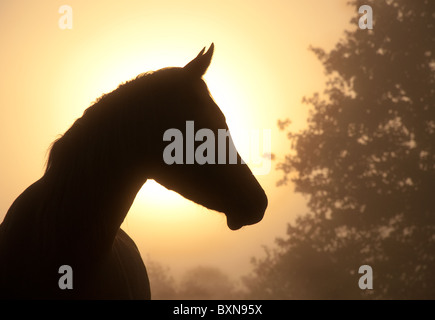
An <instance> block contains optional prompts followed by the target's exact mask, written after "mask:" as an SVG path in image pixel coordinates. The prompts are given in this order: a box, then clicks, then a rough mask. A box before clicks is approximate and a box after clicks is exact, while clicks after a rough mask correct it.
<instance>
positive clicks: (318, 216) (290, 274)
mask: <svg viewBox="0 0 435 320" xmlns="http://www.w3.org/2000/svg"><path fill="white" fill-rule="evenodd" d="M367 4H368V5H370V6H371V7H372V8H373V15H374V25H373V29H372V30H368V29H365V30H362V29H359V28H357V27H358V19H359V17H360V15H359V14H358V8H359V7H360V6H361V5H367ZM351 5H353V6H354V7H355V17H354V18H353V20H352V22H353V25H354V26H355V29H354V30H350V31H346V32H345V38H344V39H343V40H340V41H339V43H337V44H336V46H335V48H334V49H333V50H331V51H330V52H328V53H327V52H325V51H324V50H322V49H320V48H311V50H312V51H313V52H314V53H315V54H316V56H317V57H318V58H319V59H320V61H321V62H322V63H323V65H324V68H325V71H326V75H327V76H328V82H327V83H326V89H325V91H324V94H323V95H321V94H318V93H316V94H314V95H313V96H311V97H310V98H304V99H303V102H304V103H306V104H308V105H311V106H312V109H311V112H310V115H309V118H308V127H307V128H306V129H305V130H302V131H301V132H298V133H292V132H290V133H289V134H288V137H289V139H290V140H291V144H292V148H291V153H290V154H289V155H287V156H286V157H285V160H284V161H283V162H282V163H280V164H279V165H278V169H279V170H282V171H283V173H284V176H283V179H282V180H281V181H280V182H279V184H286V183H288V182H289V181H292V182H293V183H294V185H295V191H297V192H301V193H303V194H305V195H308V199H309V201H308V207H309V209H310V214H309V215H306V216H302V217H300V218H299V219H297V220H296V221H295V222H294V223H292V224H291V225H289V227H288V232H287V234H288V236H287V238H286V239H280V240H279V241H278V243H277V244H278V245H277V248H276V249H274V250H269V251H268V252H267V256H266V258H263V259H260V260H256V261H254V266H255V269H254V273H253V274H252V275H251V276H250V277H247V278H246V279H245V283H246V285H247V286H248V288H249V289H250V292H251V296H252V297H254V298H275V299H276V298H278V299H279V298H283V299H286V298H301V299H304V298H309V299H311V298H313V299H316V298H319V299H334V298H340V299H341V298H344V299H345V298H351V299H355V298H365V297H369V298H385V299H390V298H393V299H417V298H418V299H420V298H423V299H426V298H429V299H434V298H435V196H434V194H435V153H434V152H435V104H434V99H435V57H434V54H435V52H434V48H435V2H434V1H429V0H426V1H423V0H417V1H410V0H408V1H406V0H397V1H387V0H386V1H369V0H364V1H360V0H357V1H353V2H352V3H351ZM279 125H280V126H281V127H283V128H284V127H286V125H288V121H284V122H279ZM363 264H368V265H370V266H371V267H372V268H373V274H374V278H373V285H374V289H373V290H370V291H369V290H367V291H363V290H360V289H359V287H358V279H359V277H360V276H361V275H360V274H358V268H359V266H361V265H363Z"/></svg>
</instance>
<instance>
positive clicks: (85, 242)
mask: <svg viewBox="0 0 435 320" xmlns="http://www.w3.org/2000/svg"><path fill="white" fill-rule="evenodd" d="M90 134H92V133H90ZM101 145H106V146H109V147H101ZM118 147H119V146H118V143H115V142H114V143H109V144H108V143H103V142H100V141H99V138H98V135H95V136H94V137H93V138H92V139H89V137H88V138H86V139H83V140H80V139H78V141H77V143H76V144H75V145H74V147H73V148H70V149H69V150H67V151H66V152H68V153H69V157H68V156H67V157H64V158H68V159H66V161H65V163H60V164H54V165H52V166H51V167H50V168H49V169H48V170H47V172H46V174H45V175H44V177H43V179H42V180H43V181H44V183H45V184H46V186H48V189H47V190H48V192H47V194H46V197H47V204H48V205H47V206H48V211H49V212H50V213H51V214H52V217H53V218H54V219H56V225H57V226H60V228H61V229H62V231H59V236H60V237H64V239H65V242H68V238H71V237H73V238H74V239H75V241H74V242H73V243H71V244H70V246H76V247H77V248H80V247H83V246H88V248H89V250H90V253H89V254H93V252H92V250H94V251H95V250H105V249H109V248H111V245H112V242H113V240H114V238H115V236H116V233H117V231H118V229H119V227H120V225H121V223H122V221H123V220H124V218H125V216H126V214H127V213H128V211H129V209H130V207H131V205H132V203H133V201H134V198H135V196H136V194H137V192H138V191H139V190H140V188H141V187H142V185H143V184H144V183H145V181H146V176H145V174H144V170H142V169H139V166H138V165H136V164H135V162H134V161H132V159H131V157H132V155H131V154H122V150H121V151H120V148H118ZM121 149H122V148H121ZM143 165H144V166H145V165H146V164H143ZM89 244H92V245H93V246H94V247H91V246H89ZM72 250H74V248H72Z"/></svg>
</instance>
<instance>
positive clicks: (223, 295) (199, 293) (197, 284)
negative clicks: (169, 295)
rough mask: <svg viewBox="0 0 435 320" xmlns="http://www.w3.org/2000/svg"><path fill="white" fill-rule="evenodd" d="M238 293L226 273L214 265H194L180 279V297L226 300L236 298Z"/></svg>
mask: <svg viewBox="0 0 435 320" xmlns="http://www.w3.org/2000/svg"><path fill="white" fill-rule="evenodd" d="M240 294H241V293H240V292H239V291H237V289H236V287H235V285H234V282H233V281H232V280H231V279H230V278H229V277H228V275H227V274H225V273H224V272H222V271H221V270H220V269H218V268H215V267H205V266H198V267H195V268H193V269H190V270H188V271H187V272H186V273H185V274H184V276H183V277H182V279H181V281H180V292H179V296H180V299H187V300H216V299H221V300H228V299H238V298H240Z"/></svg>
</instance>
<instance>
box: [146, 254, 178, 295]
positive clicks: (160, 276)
mask: <svg viewBox="0 0 435 320" xmlns="http://www.w3.org/2000/svg"><path fill="white" fill-rule="evenodd" d="M147 272H148V277H149V280H150V287H151V298H152V299H153V300H173V299H178V295H177V288H176V283H175V280H174V278H173V277H172V275H171V273H170V270H169V268H168V267H164V266H163V265H161V264H160V263H158V262H156V261H154V260H150V259H149V257H148V261H147Z"/></svg>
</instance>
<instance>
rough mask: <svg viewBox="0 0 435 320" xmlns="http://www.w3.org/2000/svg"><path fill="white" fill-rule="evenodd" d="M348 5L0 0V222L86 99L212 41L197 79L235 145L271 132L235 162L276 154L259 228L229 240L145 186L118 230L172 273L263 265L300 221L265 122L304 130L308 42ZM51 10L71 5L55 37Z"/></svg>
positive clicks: (266, 178)
mask: <svg viewBox="0 0 435 320" xmlns="http://www.w3.org/2000/svg"><path fill="white" fill-rule="evenodd" d="M346 3H347V0H330V1H322V0H306V1H299V0H298V1H296V0H280V1H278V0H268V1H265V0H252V1H248V0H231V1H230V0H219V1H193V0H188V1H175V0H174V1H139V0H126V1H83V0H70V1H64V0H62V1H54V0H46V1H43V2H41V1H38V2H37V1H23V0H17V1H8V2H6V1H2V2H0V44H1V50H0V70H1V74H2V76H1V78H0V110H1V113H0V115H1V117H0V148H1V149H0V150H1V156H0V221H1V220H3V217H4V215H5V214H6V212H7V210H8V208H9V207H10V205H11V204H12V202H13V201H14V199H15V198H16V197H17V196H18V195H19V194H20V193H21V192H22V191H24V189H25V188H27V187H28V186H29V185H30V184H32V183H33V182H34V181H36V180H38V179H39V178H40V177H41V175H42V174H43V171H44V165H45V162H46V160H47V155H48V150H49V147H50V144H51V143H52V142H53V140H55V139H56V138H58V137H59V135H61V134H62V133H64V132H65V131H66V130H67V129H68V128H69V127H70V126H71V124H72V123H73V122H74V120H75V119H77V118H78V117H80V116H81V115H82V113H83V111H84V110H85V109H86V108H87V107H89V106H90V105H92V103H93V102H94V101H95V100H96V99H97V98H98V97H100V96H101V95H102V94H104V93H108V92H110V91H112V90H114V89H116V87H117V86H118V85H119V84H120V83H122V82H124V81H127V80H130V79H131V78H133V77H135V76H136V75H138V74H140V73H142V72H146V71H149V70H157V69H159V68H162V67H169V66H178V67H182V66H184V65H185V64H187V63H188V62H189V61H190V60H192V59H193V58H194V57H195V56H196V55H197V54H198V52H199V51H200V50H201V49H202V48H203V47H208V46H210V44H211V43H214V45H215V51H214V55H213V59H212V62H211V65H210V67H209V69H208V71H207V73H206V75H205V76H204V79H205V81H206V83H207V84H208V87H209V90H210V92H211V94H212V95H213V98H214V100H215V101H216V103H217V104H218V105H219V106H220V108H221V110H222V111H223V113H224V114H225V116H226V119H227V123H228V126H229V128H230V130H231V131H232V132H234V134H233V137H234V140H235V145H236V147H237V146H238V145H239V146H240V147H241V148H242V147H243V146H246V145H247V144H249V141H248V143H246V139H250V137H252V134H251V135H249V134H246V133H252V132H258V133H259V136H260V137H262V133H263V132H270V135H271V136H270V137H271V138H270V141H271V148H270V149H271V150H265V149H268V148H265V146H266V144H264V143H263V144H262V145H261V146H260V147H259V150H257V151H258V152H256V151H255V152H251V151H250V149H249V148H248V149H247V150H248V151H247V154H246V156H244V158H245V160H246V158H248V160H247V162H248V164H249V165H250V166H251V168H252V169H253V170H254V172H255V167H256V166H257V165H258V163H259V162H258V161H260V162H261V165H264V164H266V167H267V165H268V163H267V162H263V161H267V159H261V158H259V153H261V152H262V151H264V152H272V153H273V154H275V155H276V160H275V161H273V162H272V163H271V164H270V170H266V171H267V172H259V174H257V175H256V177H257V179H258V181H259V182H260V184H261V185H262V186H263V188H264V189H265V191H266V194H267V195H268V199H269V207H268V209H267V211H266V213H265V216H264V219H263V220H262V221H261V222H260V223H258V224H255V225H252V226H247V227H244V228H242V229H241V230H238V231H231V230H229V229H228V227H227V225H226V220H225V217H224V216H223V215H222V214H218V213H216V212H213V211H211V210H208V209H206V208H204V207H200V206H199V205H196V204H194V203H192V202H190V201H189V200H186V199H184V198H182V197H181V196H179V195H177V194H175V193H173V192H171V191H168V190H166V189H165V188H163V187H162V186H160V185H158V184H157V183H156V182H154V181H147V182H146V183H145V185H144V186H143V188H142V189H141V191H140V192H139V193H138V195H137V197H136V199H135V202H134V203H133V206H132V207H131V209H130V212H129V214H128V215H127V217H126V219H125V221H124V223H123V225H122V228H123V229H124V230H125V231H126V232H127V233H128V234H129V235H130V236H131V237H132V238H133V240H134V241H135V242H136V244H137V246H138V248H139V250H140V252H141V254H142V257H143V259H144V260H145V262H146V261H148V260H149V259H151V260H153V261H157V262H159V263H162V264H163V265H165V266H168V267H169V268H170V270H171V271H172V272H173V273H174V274H178V273H181V272H184V271H185V270H187V269H189V268H192V267H195V266H197V265H203V266H215V267H218V268H220V269H222V270H223V271H225V272H227V273H228V274H229V275H230V276H231V277H234V278H235V277H239V276H240V275H244V274H247V273H249V272H250V270H251V263H250V260H251V257H254V256H255V257H261V256H262V255H263V254H264V251H263V247H264V246H273V244H274V241H275V239H276V238H277V237H283V236H285V232H286V225H287V223H289V222H291V221H293V220H294V219H295V217H297V216H298V215H300V214H304V213H306V212H307V209H306V206H305V203H306V200H307V199H306V198H304V197H303V196H301V195H300V194H295V193H294V192H293V191H294V190H293V187H292V185H287V186H283V187H277V186H276V182H277V181H278V180H279V179H280V177H281V173H280V172H279V171H277V170H275V167H276V164H277V162H279V161H280V160H282V159H283V157H284V156H285V155H286V154H287V153H288V152H289V151H290V144H289V141H288V140H287V138H286V134H285V133H284V132H282V131H279V129H278V126H277V121H278V120H279V119H286V118H289V119H291V120H292V124H291V126H290V129H291V130H294V131H298V130H301V129H303V128H304V127H305V125H306V118H307V115H308V110H309V106H308V105H305V104H302V102H301V101H302V98H303V97H304V96H310V95H311V94H313V93H314V92H321V91H322V90H323V89H324V83H325V80H326V78H325V75H324V71H323V68H322V65H321V63H320V62H319V61H318V60H317V58H316V57H315V55H314V54H313V53H312V52H310V51H309V46H310V45H312V46H314V47H321V48H323V49H326V50H329V49H331V48H333V46H334V44H335V43H337V42H338V41H339V39H340V38H341V37H343V35H344V34H343V31H344V30H345V29H346V28H349V26H350V25H349V21H350V19H351V17H352V16H353V15H355V14H357V12H354V11H355V9H354V8H353V7H350V6H347V5H346ZM62 5H68V6H69V8H71V12H72V19H71V20H68V21H69V22H72V25H71V29H68V28H66V29H64V28H61V26H63V24H62V22H65V20H63V18H64V17H65V15H64V14H65V12H63V11H61V12H59V8H61V6H62ZM59 20H61V21H60V22H61V23H59ZM238 132H239V134H238ZM243 133H245V134H243ZM244 139H245V140H244ZM260 140H261V139H260ZM251 153H252V154H251ZM242 155H243V153H242Z"/></svg>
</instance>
